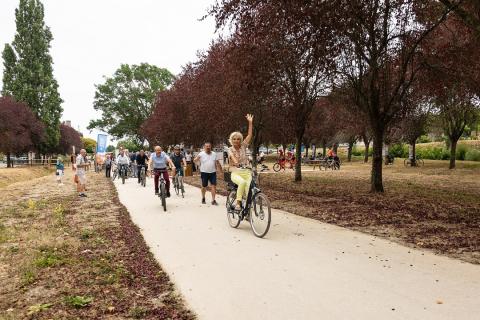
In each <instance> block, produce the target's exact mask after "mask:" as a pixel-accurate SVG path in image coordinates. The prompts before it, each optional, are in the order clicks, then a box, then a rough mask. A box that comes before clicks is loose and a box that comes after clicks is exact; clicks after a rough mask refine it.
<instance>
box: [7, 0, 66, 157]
mask: <svg viewBox="0 0 480 320" xmlns="http://www.w3.org/2000/svg"><path fill="white" fill-rule="evenodd" d="M44 18H45V14H44V7H43V4H42V3H41V2H40V1H39V0H20V3H19V7H18V8H17V9H16V10H15V23H16V33H15V37H14V40H13V42H12V43H11V44H5V47H4V50H3V53H2V57H3V63H4V73H3V87H2V91H1V93H2V95H3V96H11V97H13V98H14V99H15V100H16V101H19V102H23V103H25V104H26V105H27V106H28V107H29V108H31V110H32V111H33V112H34V114H35V115H36V116H37V117H38V118H39V119H40V120H41V121H42V122H43V123H44V124H45V133H46V134H45V138H44V139H43V141H42V142H41V143H39V145H38V146H37V148H38V151H39V152H40V153H44V154H46V153H53V152H55V150H56V148H57V147H58V145H59V141H60V117H61V115H62V111H63V109H62V106H61V104H62V102H63V101H62V99H61V98H60V94H59V92H58V83H57V81H56V79H55V77H54V75H53V61H52V57H51V55H50V52H49V51H50V43H51V41H52V40H53V36H52V33H51V31H50V29H49V28H48V26H46V25H45V21H44Z"/></svg>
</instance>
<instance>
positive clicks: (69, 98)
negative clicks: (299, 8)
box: [0, 0, 215, 139]
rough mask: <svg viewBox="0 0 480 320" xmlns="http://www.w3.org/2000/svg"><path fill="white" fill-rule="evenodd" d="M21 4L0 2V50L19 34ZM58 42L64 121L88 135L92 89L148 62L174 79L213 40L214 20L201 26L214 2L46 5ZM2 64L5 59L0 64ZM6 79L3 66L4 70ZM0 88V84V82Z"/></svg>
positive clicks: (54, 0) (110, 0) (51, 0)
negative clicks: (130, 66)
mask: <svg viewBox="0 0 480 320" xmlns="http://www.w3.org/2000/svg"><path fill="white" fill-rule="evenodd" d="M18 2H19V1H18V0H0V45H1V50H3V46H4V43H7V42H8V43H11V42H12V40H13V37H14V34H15V8H17V7H18ZM42 3H43V4H44V6H45V22H46V24H47V26H49V27H50V29H51V31H52V33H53V37H54V40H53V41H52V43H51V46H52V48H51V51H50V52H51V55H52V57H53V62H54V66H53V67H54V74H55V77H56V79H57V81H58V83H59V86H60V89H59V90H60V95H61V97H62V98H63V100H64V103H63V108H64V112H63V117H62V120H71V121H72V126H74V127H75V128H76V129H78V128H80V131H82V132H83V134H84V135H86V136H90V137H92V138H95V139H96V133H97V132H92V133H89V132H88V130H86V127H87V125H88V122H89V120H90V119H93V118H95V117H98V116H99V115H98V114H97V113H96V112H95V110H94V109H93V97H94V93H95V88H94V84H98V83H101V82H103V76H110V75H112V74H113V72H114V71H115V70H116V69H117V68H118V67H119V66H120V64H121V63H128V64H139V63H142V62H147V63H150V64H154V65H157V66H159V67H165V68H167V69H169V70H170V71H171V72H173V73H174V74H178V73H179V72H180V71H181V68H182V66H183V65H185V64H186V63H187V62H189V61H193V60H195V57H196V53H197V51H198V50H204V49H206V48H207V47H208V45H209V43H210V41H211V40H212V39H213V38H215V33H214V32H215V24H214V20H213V19H212V18H210V17H209V18H208V19H207V20H205V21H199V19H200V18H201V17H202V16H204V15H205V14H206V12H207V9H208V8H209V7H210V6H211V5H212V4H213V3H214V0H188V1H187V0H173V1H172V0H82V1H78V0H77V1H74V0H43V1H42ZM0 60H1V59H0ZM0 71H1V72H0V79H1V78H2V75H3V61H2V63H1V65H0ZM0 85H1V82H0Z"/></svg>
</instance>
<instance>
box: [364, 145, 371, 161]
mask: <svg viewBox="0 0 480 320" xmlns="http://www.w3.org/2000/svg"><path fill="white" fill-rule="evenodd" d="M363 143H364V144H365V155H364V157H363V162H364V163H367V162H368V152H369V151H370V140H365V139H364V140H363Z"/></svg>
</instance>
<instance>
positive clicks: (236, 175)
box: [232, 169, 252, 201]
mask: <svg viewBox="0 0 480 320" xmlns="http://www.w3.org/2000/svg"><path fill="white" fill-rule="evenodd" d="M232 181H233V182H234V183H235V184H236V185H237V186H238V189H237V201H241V200H242V197H243V196H244V195H245V198H246V197H247V195H248V188H250V183H251V182H252V174H251V173H250V170H245V169H243V170H242V169H240V170H236V171H234V172H232Z"/></svg>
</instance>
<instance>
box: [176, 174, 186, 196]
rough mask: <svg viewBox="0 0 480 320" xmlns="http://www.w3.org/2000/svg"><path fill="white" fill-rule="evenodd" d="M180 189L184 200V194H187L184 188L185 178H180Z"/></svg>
mask: <svg viewBox="0 0 480 320" xmlns="http://www.w3.org/2000/svg"><path fill="white" fill-rule="evenodd" d="M178 188H179V189H180V191H181V192H182V198H184V197H185V196H184V195H183V194H184V193H185V188H184V187H183V177H182V176H180V177H178Z"/></svg>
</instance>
